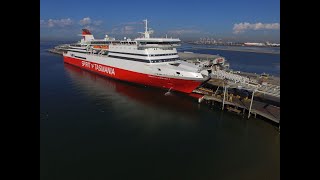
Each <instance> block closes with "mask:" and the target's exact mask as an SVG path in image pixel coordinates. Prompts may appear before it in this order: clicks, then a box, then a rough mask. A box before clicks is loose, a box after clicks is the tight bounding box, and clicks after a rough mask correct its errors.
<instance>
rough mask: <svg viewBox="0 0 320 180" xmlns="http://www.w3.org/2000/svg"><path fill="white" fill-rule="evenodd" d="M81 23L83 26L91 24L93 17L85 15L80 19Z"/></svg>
mask: <svg viewBox="0 0 320 180" xmlns="http://www.w3.org/2000/svg"><path fill="white" fill-rule="evenodd" d="M79 24H80V25H81V26H86V25H89V24H91V19H90V18H89V17H85V18H83V19H81V20H80V22H79Z"/></svg>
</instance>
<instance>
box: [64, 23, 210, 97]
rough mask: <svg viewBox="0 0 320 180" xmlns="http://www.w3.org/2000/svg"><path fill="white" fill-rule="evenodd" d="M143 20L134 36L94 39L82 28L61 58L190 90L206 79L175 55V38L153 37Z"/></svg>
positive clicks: (153, 83)
mask: <svg viewBox="0 0 320 180" xmlns="http://www.w3.org/2000/svg"><path fill="white" fill-rule="evenodd" d="M144 21H145V32H143V33H142V34H143V36H142V37H140V38H136V39H133V40H131V39H126V38H124V40H115V39H114V38H109V37H108V36H107V35H106V38H104V39H101V40H95V39H94V37H93V35H92V34H91V33H90V32H89V31H88V30H83V32H82V35H81V36H82V37H83V39H81V41H80V42H79V43H77V44H71V45H69V47H68V48H67V49H66V51H65V52H64V53H63V57H64V62H65V63H68V64H72V65H74V66H78V67H80V68H83V69H86V70H89V71H93V72H96V73H98V74H100V75H103V76H107V77H111V78H114V79H119V80H123V81H128V82H133V83H137V84H143V85H146V86H153V87H159V88H165V89H171V90H174V91H180V92H184V93H191V92H192V91H193V90H194V89H195V88H197V87H198V86H199V85H200V84H201V83H203V82H204V81H206V80H208V79H209V76H207V75H205V73H201V69H199V67H198V66H196V65H195V64H192V63H188V62H186V61H182V60H180V59H179V56H178V53H177V50H176V47H177V46H180V40H179V39H173V38H153V37H150V34H152V33H153V31H152V30H151V29H148V21H147V20H144Z"/></svg>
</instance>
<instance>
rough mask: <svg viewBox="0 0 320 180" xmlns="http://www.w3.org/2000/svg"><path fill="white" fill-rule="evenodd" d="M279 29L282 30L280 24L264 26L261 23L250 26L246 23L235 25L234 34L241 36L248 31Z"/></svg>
mask: <svg viewBox="0 0 320 180" xmlns="http://www.w3.org/2000/svg"><path fill="white" fill-rule="evenodd" d="M278 29H280V23H270V24H267V23H265V24H263V23H260V22H259V23H255V24H250V23H247V22H244V23H238V24H234V26H233V33H234V34H239V33H243V32H245V31H247V30H278Z"/></svg>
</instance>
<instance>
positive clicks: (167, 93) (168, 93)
mask: <svg viewBox="0 0 320 180" xmlns="http://www.w3.org/2000/svg"><path fill="white" fill-rule="evenodd" d="M171 89H172V87H171V88H170V89H169V90H168V92H166V93H164V95H165V96H169V95H171V92H170V90H171Z"/></svg>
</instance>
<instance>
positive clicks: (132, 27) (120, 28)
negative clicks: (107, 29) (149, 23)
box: [111, 21, 143, 35]
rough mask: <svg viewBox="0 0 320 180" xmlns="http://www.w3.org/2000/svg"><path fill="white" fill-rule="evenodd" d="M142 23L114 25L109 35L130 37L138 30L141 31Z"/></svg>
mask: <svg viewBox="0 0 320 180" xmlns="http://www.w3.org/2000/svg"><path fill="white" fill-rule="evenodd" d="M141 24H143V22H140V21H139V22H133V21H132V22H125V23H120V24H118V25H115V26H114V27H113V28H112V30H111V34H119V35H131V34H137V33H138V30H140V31H143V26H142V25H141Z"/></svg>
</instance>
